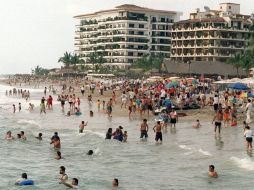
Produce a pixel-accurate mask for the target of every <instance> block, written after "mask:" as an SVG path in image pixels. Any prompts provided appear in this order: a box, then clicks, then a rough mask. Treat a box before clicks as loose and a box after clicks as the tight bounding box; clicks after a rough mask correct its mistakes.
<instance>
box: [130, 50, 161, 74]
mask: <svg viewBox="0 0 254 190" xmlns="http://www.w3.org/2000/svg"><path fill="white" fill-rule="evenodd" d="M163 60H164V56H163V55H161V54H159V55H144V56H143V57H142V58H140V59H138V60H137V61H136V62H135V63H134V64H133V65H132V68H140V69H143V70H144V71H149V70H152V69H158V70H159V72H160V71H161V69H162V63H163Z"/></svg>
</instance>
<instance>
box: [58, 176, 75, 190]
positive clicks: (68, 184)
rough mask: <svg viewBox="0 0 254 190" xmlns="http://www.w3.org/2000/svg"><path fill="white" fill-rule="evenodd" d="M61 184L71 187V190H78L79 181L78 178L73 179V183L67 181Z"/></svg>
mask: <svg viewBox="0 0 254 190" xmlns="http://www.w3.org/2000/svg"><path fill="white" fill-rule="evenodd" d="M60 183H61V184H64V185H65V186H66V187H69V188H71V189H78V179H77V178H73V179H72V181H71V183H68V182H66V181H61V182H60Z"/></svg>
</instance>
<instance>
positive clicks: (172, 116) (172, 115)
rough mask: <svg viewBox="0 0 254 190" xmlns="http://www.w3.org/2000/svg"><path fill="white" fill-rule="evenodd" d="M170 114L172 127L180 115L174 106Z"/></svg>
mask: <svg viewBox="0 0 254 190" xmlns="http://www.w3.org/2000/svg"><path fill="white" fill-rule="evenodd" d="M169 116H170V126H171V127H172V126H173V127H174V128H175V127H176V122H177V120H178V117H177V113H176V111H175V110H174V109H173V108H172V111H171V112H170V114H169Z"/></svg>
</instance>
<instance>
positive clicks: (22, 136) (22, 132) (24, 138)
mask: <svg viewBox="0 0 254 190" xmlns="http://www.w3.org/2000/svg"><path fill="white" fill-rule="evenodd" d="M20 135H21V139H22V140H26V136H25V132H24V131H20Z"/></svg>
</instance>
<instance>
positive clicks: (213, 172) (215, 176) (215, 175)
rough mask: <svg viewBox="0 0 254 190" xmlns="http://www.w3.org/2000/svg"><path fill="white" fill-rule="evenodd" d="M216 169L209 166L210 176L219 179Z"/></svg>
mask: <svg viewBox="0 0 254 190" xmlns="http://www.w3.org/2000/svg"><path fill="white" fill-rule="evenodd" d="M214 168H215V167H214V165H210V166H209V171H208V176H210V177H214V178H217V177H218V174H217V172H216V171H215V170H214Z"/></svg>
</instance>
